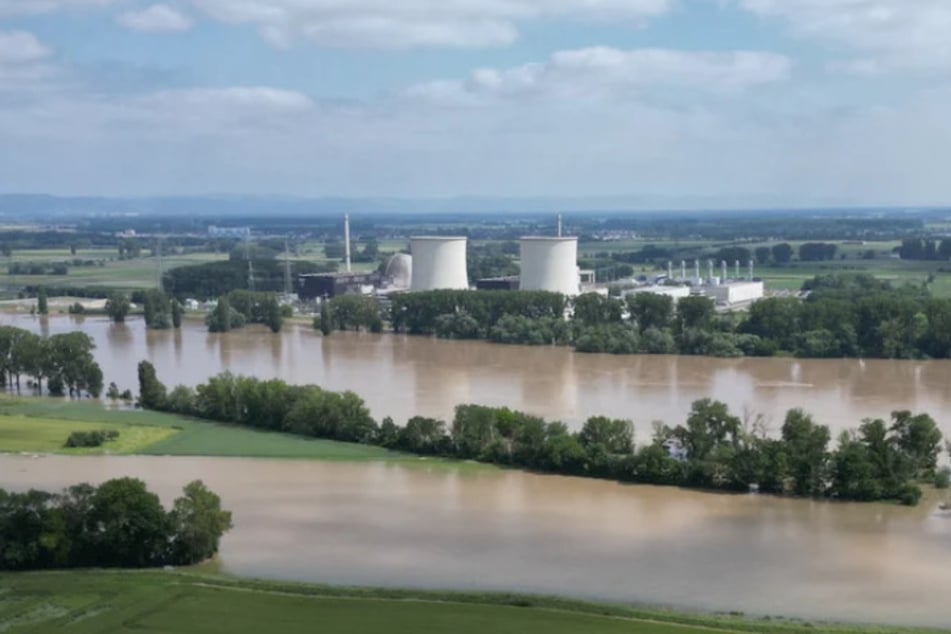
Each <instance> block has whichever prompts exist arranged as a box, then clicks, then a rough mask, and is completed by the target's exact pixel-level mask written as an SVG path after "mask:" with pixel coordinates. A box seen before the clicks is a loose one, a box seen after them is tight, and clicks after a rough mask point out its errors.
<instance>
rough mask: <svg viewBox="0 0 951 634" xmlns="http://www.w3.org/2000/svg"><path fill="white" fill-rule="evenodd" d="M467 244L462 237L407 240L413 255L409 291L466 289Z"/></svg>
mask: <svg viewBox="0 0 951 634" xmlns="http://www.w3.org/2000/svg"><path fill="white" fill-rule="evenodd" d="M466 242H467V238H465V237H464V236H463V237H459V236H417V237H415V238H410V250H411V251H412V252H413V264H412V275H411V280H412V281H411V283H410V290H412V291H435V290H443V289H451V290H467V289H468V288H469V272H468V269H467V267H466Z"/></svg>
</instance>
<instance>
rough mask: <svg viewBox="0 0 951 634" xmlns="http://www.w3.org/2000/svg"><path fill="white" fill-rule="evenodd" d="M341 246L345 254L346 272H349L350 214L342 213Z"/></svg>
mask: <svg viewBox="0 0 951 634" xmlns="http://www.w3.org/2000/svg"><path fill="white" fill-rule="evenodd" d="M343 248H344V253H345V254H346V262H347V273H349V272H350V214H344V215H343Z"/></svg>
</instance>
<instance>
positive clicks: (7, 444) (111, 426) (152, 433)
mask: <svg viewBox="0 0 951 634" xmlns="http://www.w3.org/2000/svg"><path fill="white" fill-rule="evenodd" d="M96 430H114V431H117V432H119V437H118V438H117V439H116V440H113V441H109V442H107V443H105V444H104V445H103V446H102V447H84V448H75V449H66V448H64V447H63V444H64V443H65V442H66V439H67V438H68V437H69V435H70V434H71V433H72V432H74V431H96ZM176 433H177V432H176V430H175V429H172V428H171V427H148V426H145V425H126V424H116V423H94V422H77V421H68V420H57V419H50V418H33V417H28V416H22V415H6V416H0V447H2V448H3V451H9V452H27V453H39V452H44V453H48V452H52V451H56V452H61V453H65V454H73V455H76V454H80V455H82V454H102V453H114V454H129V453H136V452H138V451H142V450H143V449H145V448H147V447H150V446H152V445H155V444H156V443H161V442H162V441H166V439H168V438H169V437H170V436H174V435H176Z"/></svg>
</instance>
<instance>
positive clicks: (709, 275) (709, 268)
mask: <svg viewBox="0 0 951 634" xmlns="http://www.w3.org/2000/svg"><path fill="white" fill-rule="evenodd" d="M707 281H709V282H710V283H711V284H713V260H707Z"/></svg>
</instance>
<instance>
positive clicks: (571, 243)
mask: <svg viewBox="0 0 951 634" xmlns="http://www.w3.org/2000/svg"><path fill="white" fill-rule="evenodd" d="M521 264H522V273H521V277H520V278H519V288H520V289H521V290H523V291H550V292H552V293H562V294H564V295H569V296H574V295H577V294H578V293H579V291H580V285H581V279H580V275H579V272H578V238H561V237H558V238H551V237H532V238H522V263H521Z"/></svg>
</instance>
